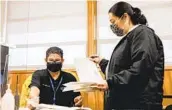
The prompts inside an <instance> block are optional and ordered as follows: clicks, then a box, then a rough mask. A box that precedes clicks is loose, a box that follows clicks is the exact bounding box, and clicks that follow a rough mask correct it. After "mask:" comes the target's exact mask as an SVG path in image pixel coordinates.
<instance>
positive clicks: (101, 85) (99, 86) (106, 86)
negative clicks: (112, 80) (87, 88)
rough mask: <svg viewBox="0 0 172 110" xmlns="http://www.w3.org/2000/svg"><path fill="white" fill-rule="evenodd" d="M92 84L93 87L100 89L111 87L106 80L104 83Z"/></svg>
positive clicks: (105, 89)
mask: <svg viewBox="0 0 172 110" xmlns="http://www.w3.org/2000/svg"><path fill="white" fill-rule="evenodd" d="M91 86H92V87H93V89H97V90H100V91H107V90H108V89H109V86H108V83H107V82H106V81H104V83H102V84H97V83H95V84H93V85H91Z"/></svg>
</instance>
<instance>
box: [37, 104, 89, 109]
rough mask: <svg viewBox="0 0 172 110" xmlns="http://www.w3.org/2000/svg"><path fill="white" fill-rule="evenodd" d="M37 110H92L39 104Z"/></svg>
mask: <svg viewBox="0 0 172 110" xmlns="http://www.w3.org/2000/svg"><path fill="white" fill-rule="evenodd" d="M36 110H91V109H90V108H86V107H64V106H58V105H48V104H39V105H38V106H37V108H36Z"/></svg>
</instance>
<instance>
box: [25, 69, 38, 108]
mask: <svg viewBox="0 0 172 110" xmlns="http://www.w3.org/2000/svg"><path fill="white" fill-rule="evenodd" d="M29 87H30V94H29V100H28V107H29V108H30V109H33V108H34V107H35V106H36V105H35V104H38V103H39V94H40V89H39V88H40V74H39V71H36V72H35V73H33V76H32V80H31V84H30V85H29Z"/></svg>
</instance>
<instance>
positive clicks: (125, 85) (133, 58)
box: [100, 25, 164, 110]
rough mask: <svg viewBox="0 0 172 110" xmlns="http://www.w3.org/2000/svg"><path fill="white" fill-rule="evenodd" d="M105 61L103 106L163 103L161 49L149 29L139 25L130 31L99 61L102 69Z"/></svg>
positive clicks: (109, 107) (160, 45)
mask: <svg viewBox="0 0 172 110" xmlns="http://www.w3.org/2000/svg"><path fill="white" fill-rule="evenodd" d="M108 63H109V66H108V72H107V73H106V74H107V75H106V76H107V77H106V79H107V82H108V85H109V90H108V91H107V92H106V96H105V103H106V104H105V108H106V110H111V109H116V108H122V109H138V108H141V109H144V110H147V108H149V107H152V108H153V107H159V108H161V107H162V96H163V88H162V85H163V77H164V52H163V45H162V42H161V40H160V39H159V37H158V36H157V35H156V34H155V33H154V31H153V30H152V29H150V28H149V27H147V26H145V25H140V26H138V27H136V28H135V29H134V30H132V31H131V32H129V33H128V34H127V35H126V36H125V37H124V38H122V39H121V41H120V42H119V43H118V44H117V46H116V47H115V49H114V50H113V53H112V56H111V59H110V61H108V60H105V59H103V60H102V61H101V62H100V67H101V70H102V71H103V72H104V73H105V69H106V67H107V64H108ZM151 110H153V109H151ZM156 110H161V109H158V108H156Z"/></svg>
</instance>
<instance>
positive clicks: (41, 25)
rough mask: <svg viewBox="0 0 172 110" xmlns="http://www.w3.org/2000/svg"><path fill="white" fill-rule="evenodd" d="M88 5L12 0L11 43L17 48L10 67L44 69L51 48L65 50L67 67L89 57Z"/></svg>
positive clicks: (9, 3)
mask: <svg viewBox="0 0 172 110" xmlns="http://www.w3.org/2000/svg"><path fill="white" fill-rule="evenodd" d="M86 6H87V5H86V1H30V2H29V1H9V2H8V25H7V33H8V36H7V43H8V44H13V45H16V48H14V49H10V63H9V64H10V65H9V66H10V68H12V69H18V68H19V69H22V68H23V69H28V68H37V67H38V68H39V67H44V66H45V62H44V58H45V52H46V50H47V48H49V47H51V46H59V47H60V48H62V49H63V50H64V58H65V62H64V67H68V66H70V65H72V64H73V59H75V57H86V40H87V36H86V35H87V31H86V30H87V26H86V25H87V7H86ZM78 9H79V10H78ZM78 53H81V54H78Z"/></svg>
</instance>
